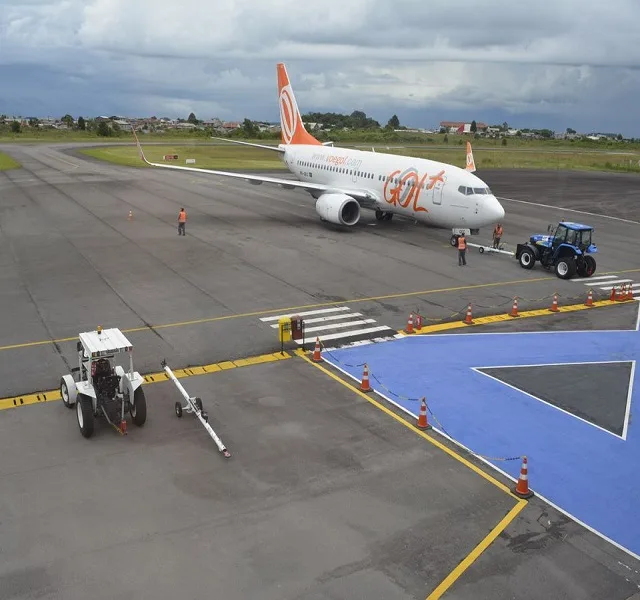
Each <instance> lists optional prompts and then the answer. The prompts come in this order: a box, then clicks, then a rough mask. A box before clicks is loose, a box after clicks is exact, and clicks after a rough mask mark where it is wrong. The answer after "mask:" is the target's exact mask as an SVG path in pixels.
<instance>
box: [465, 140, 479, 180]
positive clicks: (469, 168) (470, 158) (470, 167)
mask: <svg viewBox="0 0 640 600" xmlns="http://www.w3.org/2000/svg"><path fill="white" fill-rule="evenodd" d="M465 169H466V170H467V171H470V172H471V173H473V172H474V171H475V170H476V162H475V161H474V160H473V150H472V149H471V142H467V166H466V167H465Z"/></svg>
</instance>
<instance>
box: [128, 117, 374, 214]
mask: <svg viewBox="0 0 640 600" xmlns="http://www.w3.org/2000/svg"><path fill="white" fill-rule="evenodd" d="M131 131H132V132H133V137H134V138H135V140H136V144H137V146H138V152H139V153H140V158H141V159H142V160H143V161H144V162H145V163H147V164H148V165H150V166H152V167H161V168H163V169H175V170H178V171H191V172H194V173H203V174H207V175H219V176H222V177H230V178H232V179H242V180H244V181H248V182H249V183H251V184H253V185H261V184H262V183H269V184H272V185H279V186H281V187H283V188H285V189H288V190H293V189H296V188H298V189H302V190H306V191H307V192H333V193H336V192H338V193H342V194H346V195H348V196H351V197H352V198H353V199H354V200H357V201H358V202H359V203H360V204H361V205H363V206H373V205H374V204H375V203H376V200H377V198H376V197H375V195H374V194H372V193H371V192H369V191H368V190H365V189H359V190H357V189H351V188H339V187H335V186H328V185H325V184H323V183H312V182H309V181H300V180H298V179H285V178H280V177H266V176H263V175H249V174H247V173H232V172H229V171H216V170H213V169H198V168H196V167H182V166H179V165H165V164H162V163H152V162H149V161H148V160H147V158H146V156H145V155H144V151H143V150H142V146H141V145H140V140H139V139H138V136H137V135H136V132H135V130H134V128H133V126H132V127H131ZM249 145H252V144H249Z"/></svg>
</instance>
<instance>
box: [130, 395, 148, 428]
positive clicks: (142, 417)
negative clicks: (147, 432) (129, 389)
mask: <svg viewBox="0 0 640 600" xmlns="http://www.w3.org/2000/svg"><path fill="white" fill-rule="evenodd" d="M129 412H130V413H131V420H132V421H133V424H134V425H137V426H138V427H142V426H143V425H144V423H145V421H146V420H147V399H146V398H145V397H144V391H143V389H142V388H141V387H139V388H138V389H137V390H136V391H135V392H134V393H133V403H132V404H131V409H130V411H129Z"/></svg>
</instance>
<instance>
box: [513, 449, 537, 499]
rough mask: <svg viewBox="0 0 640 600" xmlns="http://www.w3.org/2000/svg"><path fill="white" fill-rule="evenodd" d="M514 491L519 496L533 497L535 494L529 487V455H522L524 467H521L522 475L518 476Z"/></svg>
mask: <svg viewBox="0 0 640 600" xmlns="http://www.w3.org/2000/svg"><path fill="white" fill-rule="evenodd" d="M512 492H513V493H514V494H515V495H516V496H518V497H519V498H524V499H525V500H526V499H527V498H531V496H533V492H532V491H531V490H530V489H529V475H528V474H527V457H526V456H523V457H522V467H521V468H520V477H519V478H518V483H517V484H516V487H514V488H513V490H512Z"/></svg>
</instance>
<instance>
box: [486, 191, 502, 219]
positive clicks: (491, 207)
mask: <svg viewBox="0 0 640 600" xmlns="http://www.w3.org/2000/svg"><path fill="white" fill-rule="evenodd" d="M487 200H488V202H486V204H485V209H486V211H487V214H488V216H489V217H490V219H491V222H492V223H494V222H495V223H497V222H499V221H502V219H504V208H503V206H502V204H500V202H499V201H498V199H497V198H496V197H495V196H491V199H488V198H487Z"/></svg>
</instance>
